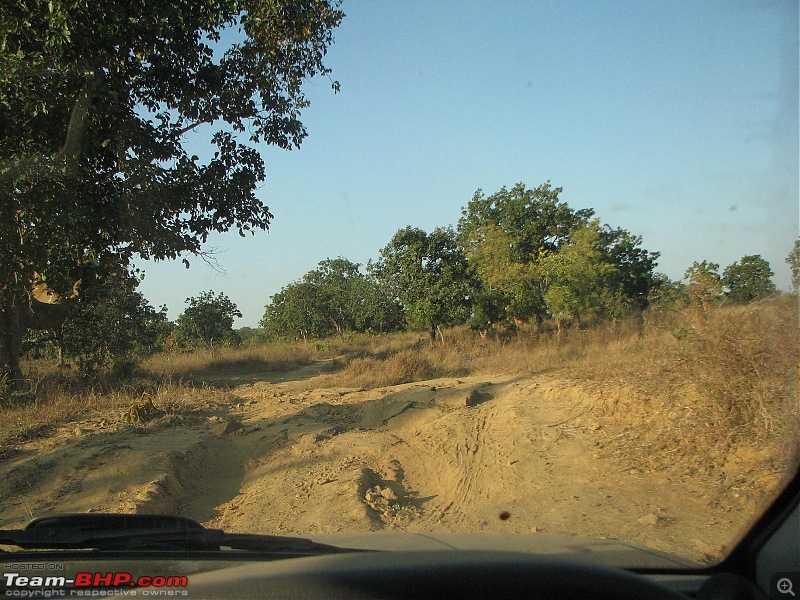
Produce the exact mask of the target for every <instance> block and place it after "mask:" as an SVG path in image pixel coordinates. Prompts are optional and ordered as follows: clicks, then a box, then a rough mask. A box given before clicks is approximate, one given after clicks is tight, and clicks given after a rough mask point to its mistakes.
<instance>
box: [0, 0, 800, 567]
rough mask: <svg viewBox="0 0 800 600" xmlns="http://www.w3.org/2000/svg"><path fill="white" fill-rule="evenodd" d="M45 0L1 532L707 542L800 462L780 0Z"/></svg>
mask: <svg viewBox="0 0 800 600" xmlns="http://www.w3.org/2000/svg"><path fill="white" fill-rule="evenodd" d="M34 4H36V6H34V7H31V5H30V4H29V3H23V2H12V6H11V8H10V9H8V10H6V9H5V8H4V10H3V13H2V15H0V131H2V136H0V138H1V139H0V197H1V200H0V211H1V212H2V216H0V262H2V265H1V266H0V272H1V273H2V275H0V278H1V279H2V280H1V281H0V528H2V529H10V528H15V527H21V526H22V525H24V524H25V523H26V522H27V521H28V520H29V519H31V518H34V517H39V516H43V515H47V514H52V513H85V512H113V513H163V514H167V515H175V516H182V517H190V518H192V519H196V520H197V521H199V522H201V523H202V524H204V525H206V526H208V527H213V528H221V529H224V530H226V531H230V532H240V533H257V534H280V535H291V536H308V535H314V534H327V533H337V532H411V533H436V534H439V533H452V532H457V533H495V534H521V535H522V536H524V538H525V539H526V540H531V541H532V543H537V542H536V540H540V539H541V540H546V539H548V538H547V536H567V537H575V536H577V537H582V538H593V539H608V540H620V541H623V542H627V543H631V544H635V545H639V546H644V547H647V548H651V549H654V550H658V551H662V552H665V553H668V554H672V555H675V556H678V557H681V558H683V559H686V560H688V561H692V562H693V563H698V564H710V563H714V562H717V561H719V560H720V559H722V558H724V557H725V556H726V554H727V553H728V552H729V551H730V550H731V548H732V547H733V545H734V544H735V543H736V542H737V541H738V540H739V539H740V538H741V536H742V535H743V534H744V533H745V532H746V531H747V529H748V527H749V526H750V525H751V524H752V522H753V521H754V520H755V519H756V518H757V517H758V516H759V515H760V514H761V513H762V512H763V510H764V509H765V508H766V506H767V505H768V503H769V502H770V501H771V500H772V499H773V498H774V497H775V496H776V494H777V493H778V492H779V491H780V490H781V489H782V486H783V485H784V484H785V483H786V481H787V479H788V478H789V477H791V476H792V475H793V473H794V472H795V471H796V469H797V465H798V461H799V460H800V459H799V458H798V457H799V456H800V455H799V454H798V452H799V450H798V435H797V434H798V423H799V421H798V389H797V381H798V356H800V346H799V343H798V288H800V238H798V224H799V223H800V215H799V214H798V155H799V154H800V152H799V150H798V31H797V22H798V5H797V3H795V2H791V1H786V2H780V1H779V2H772V3H757V2H738V3H719V2H705V3H692V2H666V1H664V2H647V3H640V4H634V3H629V2H611V1H609V2H597V1H588V0H587V1H578V2H567V3H553V2H508V3H506V2H502V3H494V2H468V3H464V2H449V1H442V2H436V3H432V4H431V3H427V2H402V3H387V2H362V1H355V0H353V1H350V0H345V1H344V2H343V3H342V4H341V5H338V4H336V3H335V2H329V1H327V0H314V1H312V0H280V1H278V0H275V1H260V0H251V1H248V2H244V3H242V2H239V3H236V2H232V1H230V2H227V1H220V2H212V3H205V4H204V5H203V6H202V7H200V6H195V3H193V2H181V1H178V0H159V1H158V2H150V1H146V2H141V3H139V5H137V6H138V8H135V9H134V8H131V7H120V6H117V5H116V4H115V3H103V2H100V3H83V2H78V3H72V4H62V3H57V2H53V3H50V4H49V6H48V5H46V4H42V6H39V4H41V3H38V4H37V3H34ZM73 5H74V6H73ZM242 7H244V8H242ZM186 267H189V268H188V269H187V268H186ZM487 543H488V542H487Z"/></svg>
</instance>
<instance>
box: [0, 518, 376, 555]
mask: <svg viewBox="0 0 800 600" xmlns="http://www.w3.org/2000/svg"><path fill="white" fill-rule="evenodd" d="M0 544H2V545H12V546H18V547H20V548H23V549H26V550H77V549H95V550H104V551H132V550H133V551H135V550H144V551H198V552H203V551H215V552H216V551H225V550H238V551H249V552H269V553H286V554H297V555H306V554H327V553H338V552H360V551H361V550H358V549H353V548H339V547H337V546H330V545H328V544H320V543H318V542H314V541H312V540H309V539H305V538H296V537H285V536H275V535H259V534H248V533H225V532H224V531H223V530H221V529H206V528H205V527H203V526H202V525H201V524H200V523H198V522H197V521H195V520H193V519H187V518H185V517H173V516H169V515H128V514H113V513H81V514H64V515H52V516H46V517H38V518H36V519H33V520H32V521H30V522H29V523H28V524H27V525H26V526H25V528H24V529H4V530H0Z"/></svg>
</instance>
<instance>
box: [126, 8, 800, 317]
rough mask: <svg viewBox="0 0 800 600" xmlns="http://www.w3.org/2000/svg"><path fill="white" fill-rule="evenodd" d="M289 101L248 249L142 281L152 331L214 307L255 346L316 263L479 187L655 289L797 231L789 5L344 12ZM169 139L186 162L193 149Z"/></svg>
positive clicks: (266, 152)
mask: <svg viewBox="0 0 800 600" xmlns="http://www.w3.org/2000/svg"><path fill="white" fill-rule="evenodd" d="M342 9H343V10H344V12H345V13H346V15H347V16H346V17H345V19H344V21H343V23H342V26H341V27H340V28H339V29H338V30H337V31H336V33H335V44H334V46H333V47H332V48H331V50H330V51H329V54H328V58H327V64H328V66H330V67H331V68H332V69H333V74H332V77H333V78H334V79H336V80H338V81H339V82H340V83H341V92H340V93H338V94H334V93H333V92H332V90H331V87H330V81H328V80H327V79H324V78H319V79H315V80H312V81H309V82H308V83H307V85H306V88H305V91H306V93H307V95H308V97H309V99H310V101H311V106H310V107H309V108H308V109H306V110H305V112H304V113H303V122H304V124H305V125H306V126H307V129H308V132H309V136H308V138H307V139H306V140H305V142H304V143H303V145H302V148H301V149H300V150H295V151H292V152H285V151H282V150H279V149H275V148H269V147H266V146H264V147H262V148H261V150H262V151H263V156H264V158H265V161H266V166H267V180H266V182H265V183H264V185H263V186H262V187H261V189H260V190H259V192H258V193H259V196H260V197H261V198H262V199H263V200H264V201H265V203H266V204H268V205H269V207H270V209H271V211H272V212H273V214H274V215H275V219H274V221H273V223H272V225H271V227H270V230H269V232H259V233H257V234H256V235H255V236H254V237H248V238H240V237H239V236H238V234H236V233H231V234H226V235H217V236H213V237H212V238H211V239H210V240H209V242H208V244H207V246H206V248H207V249H210V248H214V247H215V248H217V249H218V250H219V254H218V257H217V258H218V260H219V262H220V264H221V266H222V268H223V269H224V271H225V272H224V274H220V273H218V272H216V271H214V270H213V269H211V268H209V267H207V266H206V265H205V264H203V262H202V261H201V260H199V259H197V258H195V259H191V258H190V260H191V262H192V267H191V269H189V270H187V269H185V268H184V267H183V265H181V264H180V262H179V261H176V262H162V263H144V264H143V265H142V266H144V267H145V270H146V277H145V280H144V282H143V283H142V285H141V287H140V291H142V292H143V293H144V295H145V296H146V297H147V298H148V300H149V301H150V302H151V303H152V304H154V305H156V306H160V305H161V304H166V305H167V306H168V307H169V309H170V318H172V319H175V318H177V316H178V315H179V314H180V313H181V312H182V311H183V309H184V308H185V305H184V300H185V299H186V298H188V297H190V296H197V295H198V294H200V293H201V292H203V291H206V290H211V289H213V290H215V291H217V292H224V293H225V294H227V295H228V296H229V297H230V298H231V299H232V300H233V302H235V303H236V304H237V305H238V307H239V309H240V310H241V311H242V313H243V315H244V316H243V318H242V319H240V320H239V321H238V322H237V323H236V325H235V326H237V327H240V326H256V325H257V323H258V321H259V319H260V318H261V316H262V315H263V312H264V305H265V304H266V303H267V302H268V301H269V299H270V296H271V295H272V294H275V293H276V292H278V291H279V290H280V289H281V288H282V287H283V286H285V285H286V284H288V283H290V282H292V281H294V280H297V279H298V278H300V277H301V276H302V275H303V274H305V273H306V272H307V271H309V270H311V269H313V268H315V267H316V265H317V263H318V262H319V261H321V260H324V259H325V258H329V257H330V258H334V257H336V256H343V257H346V258H348V259H350V260H352V261H354V262H359V263H365V262H366V261H367V259H369V258H373V259H374V258H376V257H377V255H378V251H379V250H380V248H382V247H383V246H385V245H386V243H387V242H388V241H389V239H390V238H391V236H392V235H393V234H394V232H395V231H397V230H398V229H401V228H403V227H405V226H407V225H412V226H415V227H420V228H422V229H425V230H426V231H430V230H432V229H433V228H434V227H437V226H446V225H455V224H456V222H457V221H458V218H459V216H460V214H461V209H462V207H463V206H465V205H466V204H467V202H468V201H469V200H470V198H471V197H472V195H473V194H474V192H475V191H476V190H477V189H478V188H481V189H483V190H484V192H485V193H486V194H487V195H488V194H492V193H494V192H496V191H498V190H499V189H500V187H502V186H507V187H511V186H513V185H514V184H515V183H517V182H524V183H525V184H526V185H527V186H528V187H535V186H537V185H539V184H540V183H543V182H545V181H547V180H549V181H550V182H551V183H552V184H553V185H554V186H557V187H563V188H564V191H563V193H562V195H561V198H562V200H565V201H566V202H567V203H569V205H570V206H571V207H572V208H575V209H578V208H586V207H592V208H594V209H595V212H596V215H597V216H598V217H599V218H600V219H601V221H603V222H605V223H609V224H610V225H612V226H614V227H617V226H620V227H623V228H625V229H628V230H629V231H631V232H632V233H635V234H638V235H641V236H643V238H644V244H643V245H644V247H645V248H647V249H648V250H653V251H659V252H661V258H660V260H659V266H658V268H657V270H658V271H661V272H663V273H666V274H667V275H669V276H670V277H671V278H673V279H680V278H681V277H682V275H683V273H684V271H685V270H686V269H687V268H688V267H689V266H691V264H692V262H693V261H695V260H710V261H713V262H717V263H719V264H720V265H721V269H722V268H724V267H725V266H726V265H728V264H730V263H732V262H734V261H736V260H738V259H740V258H741V257H742V256H744V255H748V254H760V255H762V256H763V257H764V258H765V259H767V260H768V261H769V262H770V265H771V266H772V269H773V271H775V273H776V275H775V278H774V281H775V283H776V284H777V285H778V287H779V288H782V289H788V287H789V271H788V268H787V266H786V264H785V263H784V259H785V257H786V256H787V255H788V253H789V251H790V249H791V247H792V244H793V243H794V240H795V238H796V237H797V235H798V227H800V216H799V215H798V211H799V210H800V209H799V208H798V202H799V200H798V178H799V177H800V169H799V168H798V156H799V153H800V150H799V149H798V110H799V109H798V87H799V86H798V2H797V1H796V0H776V1H768V0H758V1H737V0H719V1H716V0H701V1H697V0H683V1H660V0H648V1H646V2H630V1H614V2H612V1H603V0H563V1H547V2H545V1H533V0H523V1H520V2H514V1H512V0H501V1H490V0H482V1H474V2H469V1H464V0H452V1H450V0H424V1H413V0H402V1H388V0H344V2H343V5H342ZM204 140H205V138H204V137H203V135H202V133H197V134H189V136H188V143H189V144H190V145H191V147H192V148H193V149H192V150H191V151H190V153H196V154H198V155H200V156H202V153H203V152H204V151H205V144H204Z"/></svg>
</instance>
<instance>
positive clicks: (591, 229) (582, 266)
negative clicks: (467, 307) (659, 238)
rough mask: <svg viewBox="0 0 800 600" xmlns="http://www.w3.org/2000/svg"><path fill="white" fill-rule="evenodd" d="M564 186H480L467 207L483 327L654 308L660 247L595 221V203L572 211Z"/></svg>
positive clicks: (467, 239)
mask: <svg viewBox="0 0 800 600" xmlns="http://www.w3.org/2000/svg"><path fill="white" fill-rule="evenodd" d="M562 191H563V190H562V188H554V187H552V185H551V184H550V182H546V183H543V184H541V185H539V186H538V187H536V188H533V189H529V188H527V187H526V186H525V185H524V184H522V183H518V184H516V185H515V186H514V187H513V188H511V189H510V190H509V189H507V188H505V187H503V188H501V189H500V191H499V192H497V193H495V194H492V195H491V196H488V197H487V196H485V194H484V193H483V191H482V190H478V191H477V192H475V195H474V196H473V198H472V200H471V201H470V202H469V203H468V204H467V206H466V207H465V208H464V209H463V210H462V213H461V214H462V216H461V219H460V220H459V222H458V240H459V243H460V244H461V245H462V247H463V248H464V253H465V255H466V257H467V259H468V260H469V263H470V266H471V268H472V269H473V271H474V273H475V275H476V277H477V279H478V280H479V283H480V288H479V291H478V293H477V294H476V299H475V308H474V311H473V321H476V322H477V324H478V325H479V326H480V325H481V324H482V323H483V322H484V321H486V322H490V321H492V320H496V319H498V318H500V319H504V320H506V321H511V320H515V321H516V320H519V319H523V320H527V319H531V318H533V319H535V320H536V321H537V322H541V321H542V320H544V319H546V318H548V317H559V316H560V317H559V319H560V320H567V321H569V320H572V319H573V318H577V317H579V316H580V315H586V316H588V315H593V314H597V315H600V314H615V315H619V314H621V313H622V312H623V311H624V310H626V309H629V308H634V309H641V308H644V307H646V306H647V302H648V296H649V293H650V289H651V287H652V286H653V268H654V267H655V266H656V260H657V259H658V253H656V252H649V251H648V250H645V249H644V248H642V247H641V244H642V239H641V237H638V236H635V235H632V234H631V233H629V232H628V231H626V230H624V229H621V228H616V229H612V228H611V227H610V226H608V225H604V226H601V225H600V222H599V221H596V220H595V221H593V220H591V219H592V216H593V214H594V211H593V210H592V209H580V210H573V209H572V208H570V207H569V205H568V204H567V203H566V202H563V201H562V200H561V199H560V198H559V195H560V194H561V192H562ZM601 296H602V299H601ZM612 306H613V308H612Z"/></svg>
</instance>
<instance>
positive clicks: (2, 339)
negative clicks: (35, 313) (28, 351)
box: [0, 294, 24, 397]
mask: <svg viewBox="0 0 800 600" xmlns="http://www.w3.org/2000/svg"><path fill="white" fill-rule="evenodd" d="M0 302H2V305H0V383H1V382H2V381H3V380H4V379H5V380H6V384H7V385H8V387H9V388H10V389H11V390H12V391H13V390H16V389H19V387H20V384H21V383H22V369H21V367H20V364H19V357H20V354H21V352H22V337H23V334H24V332H23V326H22V323H21V315H20V310H21V301H20V300H19V299H18V298H14V297H13V295H11V294H3V295H2V296H0ZM1 394H2V388H0V397H2V396H1Z"/></svg>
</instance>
